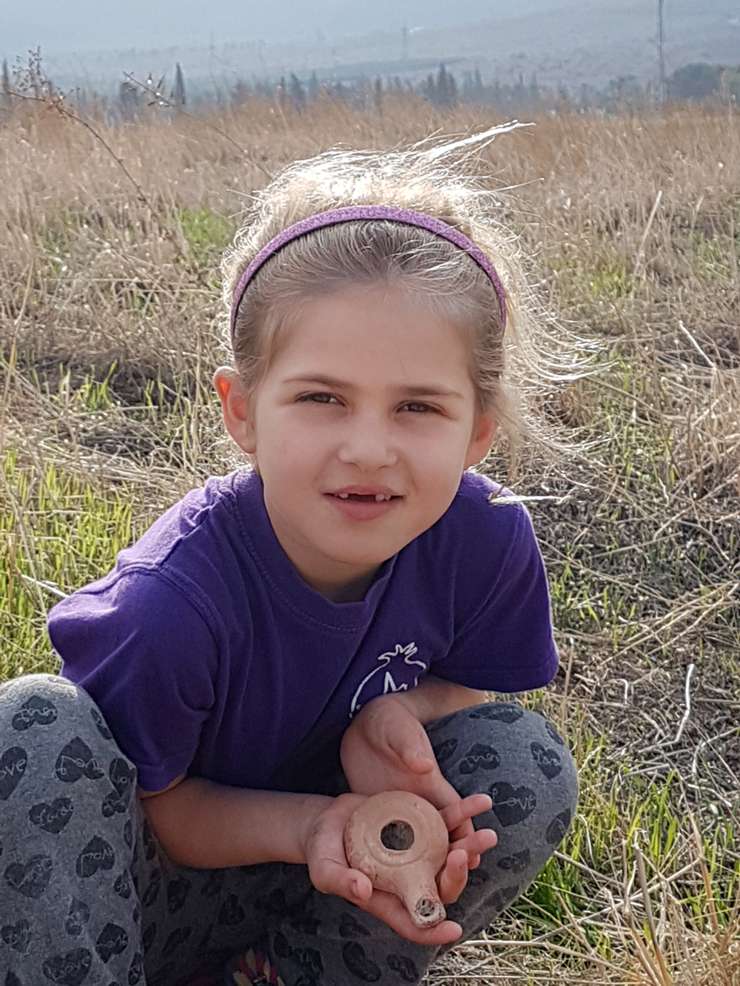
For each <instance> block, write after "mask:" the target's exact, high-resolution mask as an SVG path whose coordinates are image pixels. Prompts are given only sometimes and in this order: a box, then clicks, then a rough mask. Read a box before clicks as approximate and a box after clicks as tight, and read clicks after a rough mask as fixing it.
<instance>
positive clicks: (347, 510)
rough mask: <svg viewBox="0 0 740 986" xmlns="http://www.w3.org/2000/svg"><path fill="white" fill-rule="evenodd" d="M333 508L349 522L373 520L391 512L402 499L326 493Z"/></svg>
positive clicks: (376, 494)
mask: <svg viewBox="0 0 740 986" xmlns="http://www.w3.org/2000/svg"><path fill="white" fill-rule="evenodd" d="M326 496H327V497H328V498H329V499H330V500H331V502H332V503H333V504H334V505H335V507H336V508H337V509H338V510H339V511H340V512H341V513H342V514H343V515H344V516H345V517H347V518H349V519H350V520H375V518H376V517H382V516H383V515H384V514H387V513H388V512H389V511H390V510H393V509H394V507H395V505H397V504H398V502H399V501H400V500H402V499H403V497H400V496H390V497H386V496H384V495H383V494H381V493H342V494H341V495H340V494H337V493H327V494H326Z"/></svg>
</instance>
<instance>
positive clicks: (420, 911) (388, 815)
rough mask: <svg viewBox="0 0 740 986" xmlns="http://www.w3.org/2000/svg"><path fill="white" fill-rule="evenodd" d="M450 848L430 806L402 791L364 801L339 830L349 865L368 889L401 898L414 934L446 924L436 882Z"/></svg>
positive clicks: (434, 811) (435, 813)
mask: <svg viewBox="0 0 740 986" xmlns="http://www.w3.org/2000/svg"><path fill="white" fill-rule="evenodd" d="M449 842H450V840H449V834H448V832H447V826H446V825H445V823H444V821H443V820H442V816H441V815H440V813H439V812H438V811H437V809H436V808H435V807H434V805H433V804H431V803H430V802H429V801H427V800H426V799H425V798H421V797H419V796H418V795H415V794H409V793H408V792H407V791H383V792H382V793H381V794H375V795H373V796H372V797H370V798H368V799H367V800H366V801H365V802H364V803H363V804H361V805H360V807H359V808H357V809H356V810H355V811H354V812H353V814H352V815H351V816H350V818H349V821H348V822H347V825H346V827H345V830H344V848H345V852H346V854H347V861H348V862H349V865H350V866H351V867H353V868H354V869H357V870H360V871H361V872H362V873H364V874H365V875H366V876H367V877H368V878H369V879H370V881H371V882H372V884H373V887H375V888H377V889H378V890H386V891H388V892H389V893H392V894H395V895H396V896H397V897H400V898H401V900H402V901H403V903H404V905H405V907H406V909H407V911H408V912H409V914H410V915H411V920H412V921H413V922H414V924H415V925H416V926H417V927H418V928H431V927H432V926H433V925H435V924H439V922H440V921H443V920H444V918H445V909H444V905H443V904H442V901H441V900H440V899H439V891H438V889H437V880H436V877H437V874H438V873H439V871H440V870H441V869H442V867H443V866H444V864H445V861H446V860H447V853H448V851H449Z"/></svg>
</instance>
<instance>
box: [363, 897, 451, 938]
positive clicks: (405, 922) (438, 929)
mask: <svg viewBox="0 0 740 986" xmlns="http://www.w3.org/2000/svg"><path fill="white" fill-rule="evenodd" d="M359 907H361V909H362V910H363V911H367V913H368V914H372V915H374V916H375V917H377V918H379V919H380V920H381V921H384V922H385V924H387V925H388V927H389V928H391V929H392V930H393V931H395V932H396V934H398V935H400V936H401V937H402V938H405V939H406V940H407V941H411V942H415V943H416V944H417V945H452V944H454V942H456V941H459V939H460V938H461V937H462V928H461V927H460V925H459V924H458V923H457V922H456V921H441V922H440V923H439V924H437V925H435V926H434V927H433V928H417V927H416V925H415V924H414V922H413V921H412V920H411V918H410V916H409V914H408V911H407V910H406V908H405V907H404V906H403V904H402V903H401V901H400V900H399V899H398V897H396V896H395V895H394V894H388V893H385V892H383V891H382V890H375V891H373V895H372V897H371V898H370V900H369V901H367V902H366V903H365V904H360V905H359Z"/></svg>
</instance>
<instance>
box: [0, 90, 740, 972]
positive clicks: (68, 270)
mask: <svg viewBox="0 0 740 986" xmlns="http://www.w3.org/2000/svg"><path fill="white" fill-rule="evenodd" d="M92 122H93V124H94V127H95V133H93V132H91V131H90V130H89V129H87V128H85V127H84V126H82V125H80V123H79V122H75V121H73V120H71V119H69V118H66V117H64V116H63V115H60V114H59V113H58V112H56V111H55V110H54V109H52V108H50V107H48V106H45V105H37V104H33V105H31V104H24V105H23V106H22V107H21V108H20V109H19V110H18V111H17V112H16V113H15V115H14V116H13V117H11V118H8V119H6V120H5V122H4V124H3V126H2V128H1V129H0V188H2V191H1V192H0V230H1V232H0V236H1V237H2V249H1V250H0V265H1V268H0V269H1V271H2V280H1V281H0V357H1V358H2V363H1V364H0V367H1V368H2V380H1V389H0V393H1V394H2V397H1V398H0V399H1V401H2V403H1V404H0V412H1V413H2V423H1V424H0V442H1V443H2V447H3V448H2V455H3V468H2V470H0V476H2V483H1V485H0V538H1V540H0V551H2V553H3V564H2V570H1V571H0V599H3V600H5V601H4V602H2V604H1V605H0V643H1V645H2V646H1V649H0V678H2V677H6V676H9V675H12V674H17V673H21V672H23V671H31V670H38V669H41V668H50V667H53V666H54V658H53V656H52V654H51V652H50V650H49V645H48V641H47V640H46V638H45V634H44V613H45V611H46V609H47V608H48V605H49V604H50V603H51V602H53V599H54V594H55V593H57V592H59V591H65V592H66V591H69V590H71V589H72V588H74V587H75V586H76V585H79V584H80V583H81V582H83V581H85V580H87V579H90V578H93V577H94V576H95V575H97V574H98V573H99V572H100V571H102V570H103V569H104V568H106V567H108V566H109V565H110V564H111V563H112V561H113V558H114V555H115V552H116V551H117V550H118V549H119V548H120V547H122V546H123V545H124V544H125V543H127V541H129V540H130V538H131V537H133V536H134V535H135V534H136V533H137V532H138V531H141V530H142V529H143V527H144V526H145V525H146V524H147V523H148V522H149V521H150V520H151V519H152V518H153V517H154V516H155V515H156V514H157V512H158V511H160V510H161V509H162V507H163V506H164V505H166V504H168V503H170V502H171V501H172V500H173V499H174V497H176V496H177V495H178V494H179V493H180V492H181V491H184V490H185V489H187V488H189V487H190V486H191V485H193V484H194V483H197V482H199V481H200V480H201V479H202V478H203V477H204V476H205V475H207V474H209V473H211V472H217V471H219V470H222V469H227V468H230V466H231V464H232V461H233V460H232V453H231V451H230V449H229V447H228V445H227V444H226V442H225V441H224V440H223V439H222V438H221V436H220V431H219V424H218V417H217V414H216V404H215V400H214V399H213V397H212V396H211V394H210V384H209V380H210V374H211V371H212V368H213V366H214V365H215V363H216V362H217V361H218V360H220V358H221V355H220V353H219V343H218V340H219V331H218V324H219V318H218V308H217V306H218V297H219V290H218V278H217V263H218V259H219V254H220V250H221V248H222V247H223V246H224V245H225V243H226V241H227V239H228V237H229V235H230V232H231V230H232V229H233V227H234V224H235V221H236V217H237V215H238V213H239V211H240V209H241V206H242V204H243V202H244V196H245V195H246V194H247V193H248V192H249V190H250V189H252V188H254V187H256V186H258V185H261V184H262V183H264V181H265V175H266V173H269V172H272V171H274V170H276V169H277V168H278V167H279V166H280V165H281V164H283V163H284V162H287V161H288V160H292V159H294V158H296V157H306V156H309V155H311V154H313V153H315V152H317V151H319V150H321V149H324V148H326V147H329V146H332V145H336V144H339V143H342V144H344V145H348V146H364V147H367V146H371V147H386V146H394V145H397V144H399V143H402V142H407V141H409V140H413V139H417V138H421V137H424V136H426V135H427V134H429V133H430V132H434V131H440V132H445V133H460V134H465V133H468V132H472V131H473V130H474V129H483V128H484V127H487V126H489V125H490V124H491V123H492V122H494V121H493V119H492V114H486V115H484V114H483V111H477V112H472V111H469V110H468V111H463V110H460V111H457V112H456V113H455V114H454V115H451V116H440V115H439V113H437V112H435V111H433V110H432V109H430V108H429V107H428V106H426V105H425V104H423V103H413V104H411V103H409V102H405V103H398V104H395V105H394V104H387V105H386V106H385V108H384V112H383V114H382V116H373V115H369V114H357V113H353V112H352V111H350V110H348V109H346V108H344V107H342V106H340V105H336V104H332V103H326V104H324V105H322V106H320V107H318V108H317V109H316V110H315V111H313V112H312V113H311V115H307V116H305V117H297V116H296V117H291V118H286V117H284V116H282V115H281V114H280V113H278V112H277V111H276V109H275V108H274V107H271V106H258V105H253V106H247V107H244V108H242V109H241V110H240V111H239V112H238V113H234V114H226V115H224V116H222V117H219V118H216V117H215V116H214V117H212V118H211V119H210V120H208V121H204V120H195V119H191V118H188V117H182V116H180V117H177V118H170V117H167V116H163V115H162V112H161V111H158V110H156V109H153V110H152V116H151V119H148V120H144V121H141V122H139V123H137V124H135V125H133V124H132V125H129V126H126V127H123V128H121V129H118V130H110V129H108V128H106V127H105V126H104V125H103V124H101V123H96V122H95V121H92ZM214 128H217V129H214ZM218 131H221V133H219V132H218ZM224 135H226V136H224ZM103 140H104V141H105V144H103V142H102V141H103ZM124 168H125V170H124ZM481 172H482V173H487V174H491V175H492V176H493V177H492V179H491V180H492V181H494V182H496V183H497V184H498V185H499V186H512V185H515V186H519V187H518V188H517V190H516V191H515V193H513V194H511V195H509V196H508V197H507V205H506V210H507V213H508V218H509V220H510V222H511V223H512V224H513V225H514V226H515V227H516V228H517V229H518V230H519V232H520V234H521V244H522V251H523V254H524V256H525V259H526V260H527V263H528V264H529V266H530V268H531V270H532V273H533V277H534V279H535V281H536V282H537V291H538V293H539V295H540V297H541V298H542V299H544V300H545V301H547V302H549V303H550V304H552V305H553V306H555V307H556V308H558V309H559V310H560V311H561V313H562V318H563V322H564V324H566V325H568V326H570V327H572V328H574V329H575V330H576V331H578V332H580V333H581V334H583V335H591V336H594V337H596V338H598V339H600V340H601V341H602V342H603V343H604V345H605V354H604V355H605V357H607V356H608V357H609V359H610V360H611V361H612V365H611V367H610V369H609V370H608V371H605V372H604V373H602V374H601V375H600V376H599V377H597V378H595V379H591V380H583V381H580V382H577V383H574V384H572V385H570V386H567V387H563V388H560V389H558V390H554V391H553V392H552V393H551V394H547V395H543V408H545V409H546V411H547V413H548V414H550V415H552V416H553V419H554V420H560V421H562V422H564V423H566V424H569V425H571V426H573V427H574V428H576V429H578V434H579V435H581V436H582V437H585V438H595V437H599V436H600V437H602V438H603V439H604V441H603V443H602V444H601V445H599V446H598V447H597V448H596V449H595V450H594V451H593V452H592V453H591V454H590V455H589V456H588V457H585V456H580V457H575V458H574V460H573V461H571V462H569V463H567V464H563V463H560V464H555V463H550V462H547V461H544V460H540V459H538V456H537V455H535V454H533V455H531V456H530V457H529V458H528V459H527V460H526V462H525V464H524V470H523V473H522V475H521V476H520V478H519V479H518V480H517V490H518V492H521V493H524V494H532V495H536V496H540V497H543V496H544V497H545V499H542V500H538V501H534V502H533V503H532V505H531V510H532V513H533V516H534V520H535V524H536V526H537V529H538V532H539V534H540V538H541V541H542V544H543V551H544V554H545V556H546V560H547V563H548V569H549V572H550V577H551V585H552V596H553V607H554V613H555V619H556V624H557V627H558V639H559V642H560V646H561V653H562V658H563V666H562V673H561V676H560V677H559V679H558V681H557V683H556V687H555V688H554V689H551V690H549V691H548V692H547V693H546V694H545V695H537V696H534V697H532V698H531V699H530V700H531V701H533V702H535V703H536V704H538V705H543V706H546V707H548V708H549V710H550V712H551V713H552V714H554V715H555V717H556V718H557V719H559V720H560V721H561V723H562V724H563V726H564V728H565V729H566V731H567V732H568V734H569V736H570V737H571V739H572V742H573V744H574V746H575V750H576V754H577V756H578V759H579V763H580V766H581V778H582V798H581V807H580V813H579V817H578V819H577V822H576V825H575V826H574V828H573V831H572V832H571V834H570V835H569V837H568V840H567V842H566V844H564V846H563V847H561V848H562V853H561V854H560V855H559V858H558V859H557V860H556V861H555V862H554V863H553V864H551V865H550V866H548V868H547V869H546V871H545V873H544V874H543V875H542V877H541V879H540V880H539V881H538V882H537V884H536V885H535V887H534V888H532V890H531V891H530V892H529V894H528V895H527V897H526V899H525V900H524V901H522V902H521V903H520V904H518V905H517V906H516V907H515V908H514V909H513V911H512V913H511V914H510V916H509V917H508V918H507V920H506V921H505V922H502V923H501V924H500V925H497V926H496V927H494V928H491V929H490V930H489V933H488V934H487V935H486V936H485V937H483V938H482V939H481V940H480V941H476V942H471V943H468V944H467V945H466V946H465V947H464V948H463V949H460V950H458V951H457V952H456V953H454V954H453V955H450V956H448V957H447V959H446V961H445V962H444V964H440V966H439V968H435V969H434V970H433V972H432V973H431V974H430V983H434V984H441V983H471V984H472V983H475V982H486V983H497V984H498V983H501V984H511V986H513V984H516V986H523V984H525V983H549V982H568V983H572V984H576V983H584V984H586V983H588V984H591V986H595V984H597V983H617V984H619V983H624V984H636V986H637V984H652V986H669V984H676V986H678V984H689V986H731V984H737V983H740V945H739V944H738V899H739V898H738V894H740V864H739V859H740V857H739V856H738V843H737V833H738V773H739V772H740V729H739V727H738V711H739V710H740V687H739V686H738V681H739V680H740V678H739V677H738V672H739V671H740V668H739V667H738V665H739V663H740V661H739V658H740V632H739V629H738V594H739V593H738V582H739V578H738V576H739V574H740V566H739V565H738V555H739V552H738V541H739V537H738V530H739V529H740V527H739V525H738V517H739V516H740V510H739V502H740V332H739V330H738V325H739V324H740V281H739V278H738V263H739V261H740V228H739V227H740V127H739V126H738V117H737V115H728V114H727V113H719V112H717V113H707V112H705V111H702V110H698V109H697V110H691V111H686V110H676V111H672V112H670V113H668V114H666V115H664V116H657V115H656V116H652V117H612V118H602V117H585V116H573V117H567V116H566V117H559V118H546V119H543V120H540V121H538V123H537V127H536V128H533V129H527V130H521V131H518V132H516V133H515V134H512V135H509V136H508V137H506V138H504V139H502V140H500V141H497V142H496V143H495V144H494V145H493V147H492V148H491V149H490V150H488V151H486V152H485V154H484V155H483V160H482V161H481ZM504 452H505V449H501V450H499V453H498V454H496V455H494V456H493V457H492V459H491V463H490V469H491V471H492V472H494V473H495V474H496V475H498V476H503V477H504V478H505V470H506V463H505V458H504V455H503V453H504ZM548 497H549V499H547V498H548Z"/></svg>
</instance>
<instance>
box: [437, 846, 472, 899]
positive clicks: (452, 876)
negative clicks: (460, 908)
mask: <svg viewBox="0 0 740 986" xmlns="http://www.w3.org/2000/svg"><path fill="white" fill-rule="evenodd" d="M467 882H468V854H467V853H466V852H464V851H463V850H460V849H453V850H452V852H451V853H450V854H449V855H448V857H447V862H446V863H445V867H444V869H443V870H442V872H441V873H440V875H439V896H440V898H441V900H442V903H443V904H454V902H455V901H456V900H457V898H458V897H459V896H460V894H461V893H462V892H463V890H464V889H465V885H466V884H467Z"/></svg>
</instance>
